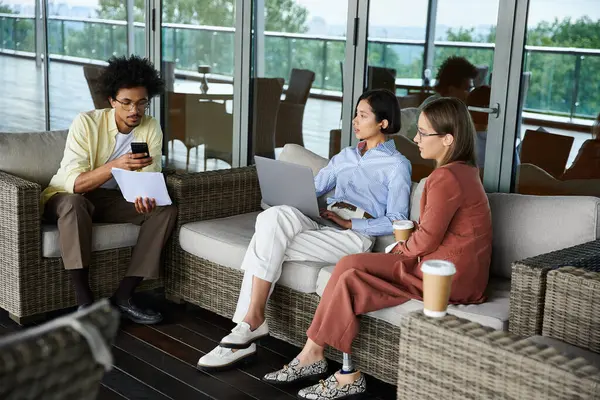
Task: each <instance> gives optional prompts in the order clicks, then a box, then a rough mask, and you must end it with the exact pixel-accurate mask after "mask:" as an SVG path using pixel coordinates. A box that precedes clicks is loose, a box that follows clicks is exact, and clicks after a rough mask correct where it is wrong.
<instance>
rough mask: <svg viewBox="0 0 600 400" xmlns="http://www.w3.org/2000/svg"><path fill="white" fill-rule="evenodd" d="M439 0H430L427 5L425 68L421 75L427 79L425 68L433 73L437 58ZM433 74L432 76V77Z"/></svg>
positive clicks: (424, 50) (424, 49)
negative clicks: (436, 41)
mask: <svg viewBox="0 0 600 400" xmlns="http://www.w3.org/2000/svg"><path fill="white" fill-rule="evenodd" d="M437 9H438V0H429V4H428V6H427V21H425V23H426V24H427V25H426V29H425V46H424V48H423V70H422V71H421V77H422V78H423V79H425V70H426V69H429V71H431V73H432V74H433V63H434V59H435V26H436V23H437ZM431 78H433V76H430V79H431Z"/></svg>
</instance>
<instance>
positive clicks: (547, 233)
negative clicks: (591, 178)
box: [488, 193, 600, 278]
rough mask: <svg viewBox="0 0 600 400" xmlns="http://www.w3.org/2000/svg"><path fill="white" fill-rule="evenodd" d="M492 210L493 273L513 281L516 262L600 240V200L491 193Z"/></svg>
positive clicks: (593, 198) (489, 197) (595, 198)
mask: <svg viewBox="0 0 600 400" xmlns="http://www.w3.org/2000/svg"><path fill="white" fill-rule="evenodd" d="M488 199H489V202H490V208H491V210H492V228H493V231H494V232H493V235H492V237H493V239H492V240H493V242H492V264H491V273H492V274H494V275H496V276H501V277H503V278H510V276H511V272H512V269H511V265H512V263H513V262H515V261H519V260H523V259H525V258H528V257H533V256H537V255H540V254H545V253H548V252H550V251H554V250H560V249H564V248H565V247H570V246H575V245H577V244H581V243H585V242H589V241H592V240H596V239H598V238H600V223H599V221H598V220H599V218H598V217H599V214H598V211H599V209H600V199H599V198H597V197H584V196H528V195H521V194H512V193H490V194H488Z"/></svg>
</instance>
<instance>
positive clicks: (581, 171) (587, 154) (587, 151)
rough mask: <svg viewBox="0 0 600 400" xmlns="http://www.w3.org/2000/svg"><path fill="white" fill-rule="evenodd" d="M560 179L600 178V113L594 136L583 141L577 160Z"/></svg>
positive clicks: (593, 128)
mask: <svg viewBox="0 0 600 400" xmlns="http://www.w3.org/2000/svg"><path fill="white" fill-rule="evenodd" d="M560 179H561V180H564V181H565V180H571V179H600V113H599V114H598V116H597V117H596V121H594V125H593V126H592V138H591V139H588V140H586V141H585V142H583V145H581V148H580V149H579V153H577V157H576V158H575V161H573V164H572V165H571V167H570V168H569V169H567V170H566V171H565V173H564V174H563V175H562V176H561V177H560Z"/></svg>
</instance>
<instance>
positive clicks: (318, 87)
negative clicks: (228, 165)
mask: <svg viewBox="0 0 600 400" xmlns="http://www.w3.org/2000/svg"><path fill="white" fill-rule="evenodd" d="M347 3H348V2H347V1H345V0H335V1H329V2H322V1H315V0H294V1H290V2H287V3H284V4H286V5H285V7H284V9H282V8H281V4H282V2H280V1H276V0H265V1H264V9H263V10H256V12H259V13H263V15H264V30H262V29H261V27H258V26H255V28H256V30H255V32H256V33H257V35H255V37H254V42H253V46H254V49H255V59H254V65H255V68H254V74H253V76H252V80H251V82H252V85H253V86H252V87H253V90H254V98H253V104H252V108H251V115H252V125H251V129H252V132H251V137H250V140H249V143H250V145H249V156H250V161H252V156H253V155H255V154H267V155H269V154H275V155H278V154H279V153H280V151H281V148H282V147H283V146H284V145H286V144H297V145H300V146H304V147H305V148H307V149H309V150H311V151H313V152H315V153H316V154H318V155H320V156H322V157H326V158H328V157H330V156H331V155H333V154H335V153H337V152H338V151H339V148H338V147H339V140H340V136H341V132H340V131H339V129H338V128H339V126H340V119H341V104H342V103H341V101H342V96H341V95H342V92H343V79H344V77H343V75H342V69H343V63H344V60H345V48H346V27H347V24H346V16H347V10H348V4H347ZM258 35H260V38H259V37H258ZM259 39H264V51H263V52H260V51H258V52H257V51H256V50H258V46H259V42H262V40H259ZM263 99H264V101H265V102H269V103H270V104H271V105H269V106H267V105H266V103H265V104H263V103H262V101H263ZM272 138H274V141H273V140H272Z"/></svg>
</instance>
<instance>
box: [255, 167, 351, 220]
mask: <svg viewBox="0 0 600 400" xmlns="http://www.w3.org/2000/svg"><path fill="white" fill-rule="evenodd" d="M254 161H255V162H256V171H257V173H258V183H259V184H260V193H261V195H262V199H263V202H265V203H266V204H267V205H269V206H282V205H286V206H291V207H295V208H297V209H298V210H300V211H301V212H302V214H304V215H306V216H307V217H309V218H310V219H312V220H313V221H315V222H317V223H319V224H321V225H326V226H331V227H335V228H338V229H341V227H340V226H339V225H338V224H336V223H335V222H333V221H331V220H328V219H325V218H321V216H320V215H319V204H318V201H317V195H316V189H315V180H314V177H313V173H312V170H311V169H310V168H309V167H305V166H303V165H298V164H292V163H288V162H285V161H279V160H273V159H271V158H265V157H259V156H254Z"/></svg>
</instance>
